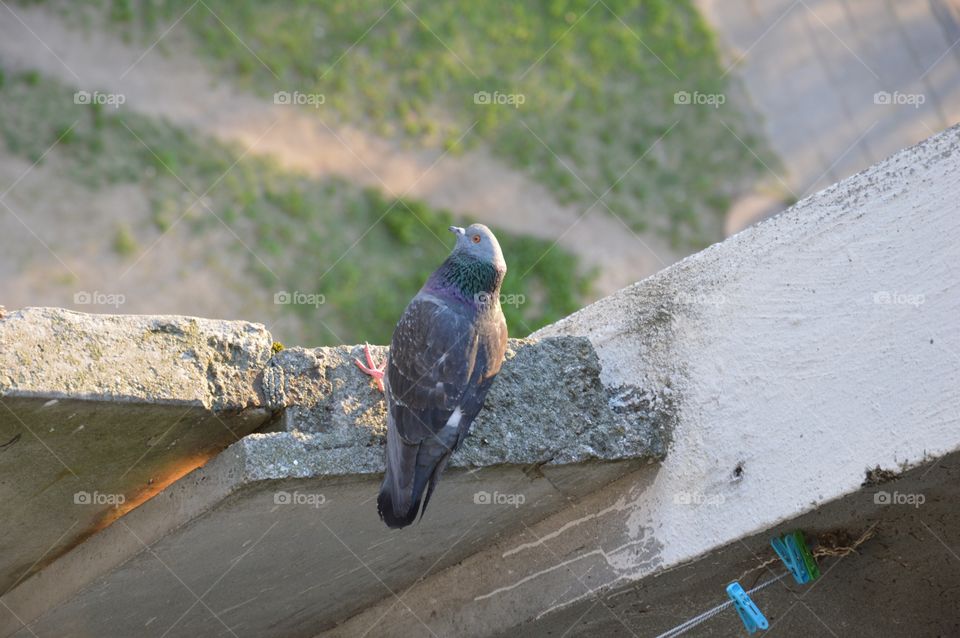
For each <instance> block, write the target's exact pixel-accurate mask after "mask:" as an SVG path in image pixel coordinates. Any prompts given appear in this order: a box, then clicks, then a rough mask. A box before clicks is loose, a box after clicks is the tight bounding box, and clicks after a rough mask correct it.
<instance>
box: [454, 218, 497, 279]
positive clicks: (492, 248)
mask: <svg viewBox="0 0 960 638" xmlns="http://www.w3.org/2000/svg"><path fill="white" fill-rule="evenodd" d="M450 232H452V233H453V234H454V235H456V236H457V245H456V246H454V248H453V252H454V254H457V253H460V254H466V255H470V256H471V257H473V258H475V259H478V260H480V261H483V262H486V263H488V264H492V265H493V266H494V267H495V268H496V269H497V270H498V271H500V272H506V271H507V262H506V261H504V259H503V252H501V251H500V242H498V241H497V238H496V237H495V236H494V234H493V231H491V230H490V229H489V228H487V227H486V226H484V225H483V224H471V225H469V226H467V227H466V228H461V227H459V226H451V227H450Z"/></svg>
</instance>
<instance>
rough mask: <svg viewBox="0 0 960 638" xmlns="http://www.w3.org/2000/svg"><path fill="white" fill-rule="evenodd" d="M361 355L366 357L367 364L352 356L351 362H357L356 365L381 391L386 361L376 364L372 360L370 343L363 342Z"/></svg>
mask: <svg viewBox="0 0 960 638" xmlns="http://www.w3.org/2000/svg"><path fill="white" fill-rule="evenodd" d="M363 355H364V356H365V357H366V359H367V365H363V362H362V361H360V359H357V358H356V357H354V359H353V362H354V363H355V364H357V367H358V368H360V369H361V370H362V371H363V373H364V374H369V375H370V376H371V377H373V378H374V380H375V381H376V382H377V389H378V390H380V392H383V375H384V372H385V371H386V369H387V362H386V361H384V362H383V363H380V364H376V363H374V362H373V355H372V354H370V344H369V343H365V344H363Z"/></svg>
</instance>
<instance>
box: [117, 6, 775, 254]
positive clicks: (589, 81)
mask: <svg viewBox="0 0 960 638" xmlns="http://www.w3.org/2000/svg"><path fill="white" fill-rule="evenodd" d="M206 5H207V6H209V8H210V10H208V9H207V8H206V7H205V6H204V5H202V4H201V5H197V6H196V7H194V8H193V9H192V10H191V11H189V12H187V13H186V15H185V16H184V17H183V19H182V21H181V22H180V25H182V26H180V25H178V27H177V29H178V33H179V32H180V31H179V30H180V29H186V31H187V32H188V33H190V34H192V37H193V39H194V40H195V41H196V47H197V49H198V50H199V51H200V52H202V53H203V54H205V55H206V56H207V57H208V58H209V60H210V61H211V62H212V63H213V64H214V65H215V68H216V69H217V71H218V72H219V73H222V74H225V75H226V76H228V77H232V78H233V79H234V81H236V82H238V83H239V84H241V85H246V86H248V87H250V88H253V89H255V90H259V91H261V92H263V93H264V94H266V95H270V94H272V93H273V92H274V91H281V90H283V91H291V92H292V91H295V90H299V91H302V92H306V93H322V94H323V95H324V96H325V98H326V103H325V104H324V106H323V107H321V108H320V109H319V110H318V111H314V110H313V109H305V111H310V112H317V113H318V116H319V117H323V118H330V117H336V118H339V119H341V120H345V121H350V122H354V123H358V124H360V125H362V126H364V127H365V128H367V129H368V130H372V131H374V132H377V133H379V134H382V135H385V136H389V137H392V138H402V139H406V140H408V141H410V142H411V143H416V144H424V145H427V146H433V147H442V148H451V149H454V150H458V149H460V148H469V147H470V146H472V145H476V144H478V143H483V144H486V145H488V146H489V147H490V148H491V149H492V150H493V152H494V153H496V154H497V155H499V156H500V157H501V158H502V159H503V160H505V161H506V162H508V163H509V164H510V165H512V166H514V167H516V168H519V169H521V170H523V171H526V172H527V173H528V174H529V175H531V176H532V177H533V178H535V179H536V180H539V181H540V182H542V183H543V184H545V185H546V186H547V187H548V188H549V189H550V191H551V192H552V193H553V194H554V195H555V196H556V197H558V198H559V199H560V200H561V201H563V202H571V203H575V204H577V205H579V206H581V207H584V208H585V207H587V206H590V205H592V204H593V203H594V202H595V201H596V199H597V197H599V196H600V195H602V194H604V193H606V195H605V196H604V200H603V201H604V203H605V204H606V205H607V206H608V207H609V209H610V210H611V211H612V212H613V213H615V214H617V215H619V216H621V217H622V218H623V219H625V220H627V221H628V222H629V223H630V225H631V226H632V227H633V228H634V229H636V230H638V231H645V230H654V231H657V232H659V233H661V234H662V235H664V236H665V237H667V238H669V239H670V240H671V241H672V242H673V244H674V245H675V246H677V247H680V248H688V249H689V248H698V247H701V246H703V245H705V244H707V243H710V242H712V241H715V240H717V239H718V238H720V236H721V230H720V229H721V225H722V216H723V215H724V214H725V212H726V210H727V208H728V206H729V203H730V200H731V198H732V197H734V196H736V195H737V194H738V193H739V192H740V191H741V190H742V189H743V188H744V187H745V185H748V184H751V183H752V182H753V179H754V178H755V177H756V176H757V175H758V174H759V172H760V169H761V164H760V161H759V160H758V159H757V157H755V156H754V155H753V154H752V153H751V152H750V150H748V149H747V148H745V147H744V145H743V144H741V142H740V141H738V139H737V137H736V136H738V137H740V138H741V139H742V140H743V141H744V142H745V143H746V144H747V145H748V146H749V147H750V148H752V149H754V150H755V151H756V152H757V154H758V155H759V156H760V157H762V158H764V161H766V162H767V163H772V162H774V160H773V158H772V157H771V156H770V155H769V153H768V152H767V151H766V150H765V146H764V144H763V143H762V141H761V140H759V139H756V138H755V137H754V136H753V135H752V134H751V128H752V127H748V126H747V125H746V123H745V122H746V115H745V114H744V113H742V112H741V111H740V110H738V108H736V107H735V106H734V104H733V100H731V99H728V100H727V103H726V104H724V105H723V106H721V107H720V108H718V109H715V108H711V107H708V106H699V107H697V106H688V105H687V106H685V105H677V104H675V103H674V94H675V93H676V92H677V91H689V92H693V91H699V92H701V93H706V94H714V93H724V94H729V93H730V90H729V89H730V87H729V85H728V82H727V80H726V79H725V77H724V73H723V69H722V68H721V66H720V64H719V62H718V54H717V47H716V44H715V40H714V37H713V34H712V33H711V31H710V30H709V28H708V27H707V26H706V25H705V23H704V22H703V20H702V18H701V17H700V15H699V14H698V13H697V11H696V10H695V8H694V7H693V6H692V3H691V2H690V0H676V1H671V0H605V1H604V2H603V3H596V4H595V2H594V0H573V1H570V2H559V1H552V0H551V1H543V0H522V1H518V2H510V3H507V2H497V3H493V2H475V1H472V0H461V1H456V2H455V1H450V0H429V1H428V0H405V2H401V3H398V4H396V5H393V2H392V0H329V1H324V2H319V1H317V0H289V1H287V2H282V3H261V2H256V1H254V0H230V1H226V0H209V1H208V2H207V3H206ZM101 6H103V7H104V8H105V10H106V11H108V12H109V15H110V16H112V17H113V24H115V25H118V27H119V28H121V29H122V33H123V34H124V35H128V34H129V33H131V32H136V33H138V35H139V37H140V38H141V39H142V40H143V41H144V42H151V41H153V39H154V38H156V36H158V35H159V33H162V31H163V30H164V29H166V28H167V26H168V25H169V24H171V23H172V22H173V21H174V20H175V19H177V18H179V17H180V16H181V15H182V14H183V12H184V11H185V10H186V8H187V7H188V6H189V4H185V3H183V2H180V1H174V0H141V1H139V2H137V1H130V0H124V1H123V2H114V3H107V4H106V5H101ZM391 6H392V9H391ZM224 25H227V26H228V27H229V29H228V28H227V26H224ZM371 27H372V28H371ZM162 46H163V43H161V48H162ZM480 91H487V92H489V93H491V94H492V93H493V92H495V91H498V92H500V93H501V94H506V95H522V96H523V99H524V103H523V104H522V105H519V107H516V108H515V107H514V106H510V105H489V104H488V105H484V104H476V103H475V102H474V94H475V93H476V92H480ZM471 126H473V128H472V129H471V132H470V133H469V134H468V135H466V137H464V138H463V140H462V141H459V142H458V140H460V138H461V136H462V135H463V134H464V132H466V131H467V130H468V129H470V127H471ZM728 128H729V130H728ZM731 131H733V133H731ZM734 133H735V134H736V136H735V135H734ZM661 137H663V139H662V140H661V141H659V142H658V140H659V139H660V138H661ZM538 138H539V139H538ZM581 180H582V181H581ZM608 189H609V193H607V191H608ZM600 210H604V208H603V206H602V205H601V206H600Z"/></svg>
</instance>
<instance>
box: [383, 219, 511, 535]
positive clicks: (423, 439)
mask: <svg viewBox="0 0 960 638" xmlns="http://www.w3.org/2000/svg"><path fill="white" fill-rule="evenodd" d="M450 230H451V231H453V232H454V233H455V234H456V236H457V244H456V246H455V247H454V249H453V252H452V253H451V254H450V256H449V257H447V259H446V260H445V261H444V262H443V264H442V265H441V266H440V267H439V268H438V269H437V270H436V271H434V273H433V274H432V275H430V278H429V279H428V280H427V282H426V283H425V284H424V286H423V288H421V289H420V292H418V293H417V295H416V296H415V297H414V298H413V299H412V300H411V301H410V303H409V305H408V306H407V308H406V310H405V311H404V313H403V315H402V316H401V317H400V321H399V322H398V323H397V327H396V329H395V330H394V333H393V339H392V340H391V342H390V354H389V356H388V358H387V367H386V374H385V375H384V381H385V384H384V385H385V394H386V400H387V452H386V474H385V475H384V478H383V484H382V485H381V487H380V495H379V497H378V499H377V510H378V511H379V513H380V517H381V518H382V519H383V521H384V522H385V523H386V524H387V525H388V526H389V527H393V528H399V527H406V526H407V525H409V524H411V523H412V522H413V521H414V520H415V519H416V517H417V513H418V511H419V512H420V513H421V516H422V515H423V514H422V513H423V512H425V511H426V508H427V504H428V502H429V501H430V496H431V495H432V494H433V490H434V488H435V487H436V484H437V480H438V479H439V478H440V474H441V473H442V472H443V470H444V468H445V467H446V465H447V463H448V461H449V460H450V456H451V455H452V454H453V452H454V451H455V450H456V449H457V448H458V447H459V446H460V444H461V443H462V442H463V440H464V438H465V437H466V435H467V432H468V430H469V429H470V425H471V423H473V420H474V418H476V416H477V414H478V413H479V412H480V409H481V408H482V407H483V401H484V398H485V397H486V394H487V391H488V390H489V389H490V386H491V384H492V383H493V380H494V377H495V376H496V375H497V373H498V372H499V371H500V366H501V364H502V363H503V357H504V353H505V352H506V347H507V324H506V320H505V319H504V317H503V312H502V310H501V309H500V302H499V297H500V285H501V283H502V281H503V277H504V275H505V273H506V270H507V267H506V263H505V262H504V259H503V254H502V252H501V250H500V245H499V243H498V242H497V239H496V237H494V235H493V233H492V232H490V229H489V228H487V227H486V226H484V225H482V224H474V225H472V226H470V227H468V228H466V229H463V228H458V227H454V226H451V228H450ZM421 500H422V503H423V505H422V508H421Z"/></svg>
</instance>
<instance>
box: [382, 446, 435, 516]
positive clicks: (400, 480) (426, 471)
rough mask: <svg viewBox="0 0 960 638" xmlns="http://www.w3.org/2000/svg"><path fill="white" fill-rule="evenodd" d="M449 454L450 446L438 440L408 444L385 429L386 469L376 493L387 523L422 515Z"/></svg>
mask: <svg viewBox="0 0 960 638" xmlns="http://www.w3.org/2000/svg"><path fill="white" fill-rule="evenodd" d="M449 458H450V448H448V447H447V446H444V445H442V444H440V443H439V442H438V439H433V440H431V439H428V440H426V441H423V442H421V443H420V444H419V445H411V444H409V443H406V442H404V441H403V440H402V439H401V438H400V437H399V436H397V435H395V434H394V436H393V437H391V432H390V430H388V432H387V471H386V474H385V475H384V477H383V483H382V484H381V485H380V495H379V496H378V497H377V512H378V513H379V514H380V518H381V520H383V522H384V523H386V524H387V527H390V528H393V529H399V528H402V527H406V526H407V525H410V524H411V523H413V522H414V521H415V520H416V519H417V514H418V513H419V514H420V516H421V517H423V513H424V512H426V511H427V504H428V503H429V501H430V496H431V495H432V494H433V489H434V487H436V484H437V480H438V479H439V478H440V473H441V472H443V469H444V468H445V467H446V465H447V461H448V460H449ZM428 486H429V489H428ZM424 490H426V498H424ZM421 500H422V501H423V508H422V509H421V507H420V502H421Z"/></svg>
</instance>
